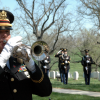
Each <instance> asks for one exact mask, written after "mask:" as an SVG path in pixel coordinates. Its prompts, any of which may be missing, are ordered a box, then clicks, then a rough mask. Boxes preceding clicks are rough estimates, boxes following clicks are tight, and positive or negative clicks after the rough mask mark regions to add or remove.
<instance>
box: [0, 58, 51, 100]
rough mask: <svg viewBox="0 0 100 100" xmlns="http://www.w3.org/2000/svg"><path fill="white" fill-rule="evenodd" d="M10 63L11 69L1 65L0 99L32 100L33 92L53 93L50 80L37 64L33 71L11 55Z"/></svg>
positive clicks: (46, 94)
mask: <svg viewBox="0 0 100 100" xmlns="http://www.w3.org/2000/svg"><path fill="white" fill-rule="evenodd" d="M9 63H10V69H9V68H8V67H7V66H6V67H5V68H4V69H2V67H1V66H0V100H32V94H36V95H38V96H41V97H44V96H49V95H50V94H51V92H52V85H51V83H50V80H49V78H48V77H47V75H45V74H43V72H42V71H41V69H40V68H39V67H38V66H37V65H36V64H35V67H36V71H35V72H34V73H32V72H30V71H29V70H28V69H27V67H23V66H24V64H23V65H22V64H20V63H18V62H17V59H16V58H13V57H11V58H10V59H9ZM25 72H26V74H25ZM27 72H28V73H29V74H27ZM29 75H30V78H29Z"/></svg>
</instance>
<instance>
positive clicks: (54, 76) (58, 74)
mask: <svg viewBox="0 0 100 100" xmlns="http://www.w3.org/2000/svg"><path fill="white" fill-rule="evenodd" d="M74 74H76V72H74ZM74 76H76V77H77V78H78V77H79V74H78V76H77V74H76V75H74ZM56 77H60V73H59V72H58V71H51V72H49V78H53V79H55V78H56ZM68 78H73V77H72V74H71V73H70V72H68Z"/></svg>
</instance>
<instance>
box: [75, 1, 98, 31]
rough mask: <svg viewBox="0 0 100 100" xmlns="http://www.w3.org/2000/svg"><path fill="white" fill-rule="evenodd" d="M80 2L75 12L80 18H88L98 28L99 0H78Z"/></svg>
mask: <svg viewBox="0 0 100 100" xmlns="http://www.w3.org/2000/svg"><path fill="white" fill-rule="evenodd" d="M78 1H80V4H79V6H78V9H77V12H78V15H80V16H81V17H82V18H86V19H87V18H88V19H89V20H90V19H91V21H92V22H93V23H94V27H95V26H96V27H97V28H98V29H100V0H78Z"/></svg>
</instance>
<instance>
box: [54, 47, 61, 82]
mask: <svg viewBox="0 0 100 100" xmlns="http://www.w3.org/2000/svg"><path fill="white" fill-rule="evenodd" d="M60 50H62V51H63V48H60ZM54 57H58V58H59V59H58V68H59V72H60V77H61V82H63V74H62V69H61V63H62V54H61V53H60V54H56V55H54Z"/></svg>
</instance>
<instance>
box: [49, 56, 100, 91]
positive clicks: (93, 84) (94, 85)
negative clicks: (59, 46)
mask: <svg viewBox="0 0 100 100" xmlns="http://www.w3.org/2000/svg"><path fill="white" fill-rule="evenodd" d="M70 57H71V63H70V70H69V72H70V73H71V74H72V76H73V73H74V71H78V73H79V78H78V80H74V79H73V78H69V79H68V84H67V85H64V84H63V83H61V82H60V81H57V79H50V80H51V83H52V86H53V87H55V88H64V89H78V90H86V91H96V92H100V81H99V80H98V79H93V78H91V79H90V85H85V81H84V78H83V67H82V65H81V63H73V61H80V60H81V58H80V57H79V56H74V55H71V56H70ZM51 59H52V60H53V61H54V60H57V59H58V58H55V57H54V56H51ZM57 68H58V63H56V64H55V65H54V66H53V67H52V68H51V71H53V70H55V69H57ZM94 70H95V69H92V72H94ZM57 71H58V70H57ZM98 71H99V72H100V68H98Z"/></svg>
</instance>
